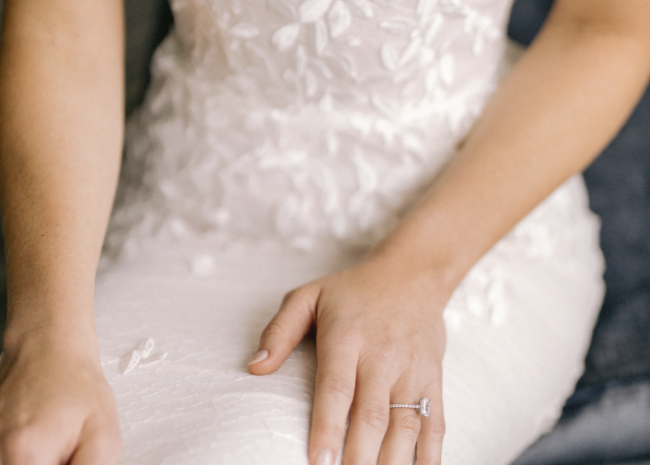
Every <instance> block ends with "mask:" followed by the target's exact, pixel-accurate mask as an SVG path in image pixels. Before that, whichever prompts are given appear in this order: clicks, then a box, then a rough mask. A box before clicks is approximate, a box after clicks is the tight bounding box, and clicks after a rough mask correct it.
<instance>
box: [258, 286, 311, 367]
mask: <svg viewBox="0 0 650 465" xmlns="http://www.w3.org/2000/svg"><path fill="white" fill-rule="evenodd" d="M319 294H320V287H318V286H317V285H306V286H303V287H301V288H298V289H296V290H295V291H292V292H289V293H288V294H287V295H286V296H285V297H284V300H283V301H282V305H281V306H280V310H278V313H277V314H276V315H275V316H274V317H273V319H272V320H271V322H270V323H269V324H268V325H267V326H266V328H265V329H264V331H263V332H262V336H261V338H260V345H259V350H258V352H257V353H256V354H255V356H254V357H253V358H252V359H251V361H250V362H249V363H248V371H250V372H251V373H252V374H254V375H267V374H269V373H273V372H274V371H275V370H277V369H278V368H280V366H281V365H282V363H284V361H285V360H286V359H287V357H288V356H289V354H291V351H292V350H293V349H295V348H296V346H297V345H298V343H299V342H300V341H301V340H302V339H303V338H304V337H305V335H306V334H307V333H308V332H309V330H310V329H311V326H312V324H313V322H314V315H315V312H316V304H317V303H318V296H319Z"/></svg>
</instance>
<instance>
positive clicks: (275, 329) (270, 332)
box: [262, 321, 286, 340]
mask: <svg viewBox="0 0 650 465" xmlns="http://www.w3.org/2000/svg"><path fill="white" fill-rule="evenodd" d="M285 335H286V331H285V329H284V328H283V327H282V325H280V324H279V323H278V322H276V321H271V322H270V323H269V324H268V325H267V326H266V328H264V331H262V339H263V340H266V339H274V338H281V337H284V336H285Z"/></svg>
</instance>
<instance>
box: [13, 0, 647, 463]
mask: <svg viewBox="0 0 650 465" xmlns="http://www.w3.org/2000/svg"><path fill="white" fill-rule="evenodd" d="M5 3H6V9H7V11H6V19H5V26H4V28H5V29H4V43H3V47H2V51H1V54H0V201H1V205H2V213H3V228H4V232H5V238H6V248H7V259H8V276H9V280H8V285H9V296H10V302H9V322H8V327H7V332H6V336H5V343H4V350H5V353H4V356H3V359H2V362H1V365H0V380H2V384H1V385H0V463H1V464H2V465H13V464H21V465H24V464H27V465H29V464H39V465H41V464H52V465H55V464H60V463H67V462H70V463H72V464H73V465H86V464H107V465H108V464H115V463H117V460H118V456H119V448H120V440H119V428H118V423H117V414H116V409H115V401H114V398H113V396H112V393H111V392H110V389H109V388H108V386H107V384H106V381H105V380H104V378H103V375H102V372H101V366H100V364H99V357H98V348H97V339H96V336H95V329H94V324H93V318H92V307H93V286H94V274H95V270H96V266H97V260H98V257H99V253H100V250H101V242H102V238H103V235H104V231H105V228H106V222H107V219H108V215H109V211H110V205H111V202H112V198H113V195H114V190H115V182H116V177H117V170H118V165H119V158H120V153H121V152H120V147H121V141H122V125H123V120H122V106H121V102H122V94H123V89H122V80H123V76H122V74H123V73H122V58H123V57H122V27H123V26H122V17H121V1H120V0H93V1H92V2H81V1H79V0H50V1H48V2H42V1H39V0H8V1H6V2H5ZM557 3H558V4H557V6H556V8H555V10H554V13H553V16H552V17H551V19H550V20H549V22H548V24H547V26H546V27H545V30H544V32H543V33H542V35H541V36H540V38H539V39H538V40H537V42H536V43H535V44H534V46H533V47H532V48H531V50H530V51H529V52H528V53H527V54H526V57H525V58H524V59H523V61H522V62H521V63H520V64H519V65H518V66H517V68H516V70H515V71H514V72H513V73H512V74H511V75H510V77H509V78H508V79H507V81H506V82H505V83H504V85H503V86H502V88H501V90H500V91H499V92H498V94H497V95H496V96H495V97H494V99H493V100H492V102H491V104H490V105H489V107H488V108H487V109H486V112H485V114H484V116H483V117H482V118H481V119H480V121H479V122H478V124H477V125H476V127H475V129H474V130H473V132H472V134H471V136H470V138H469V139H468V140H467V143H466V144H465V146H464V148H463V150H462V151H461V153H460V154H459V156H458V157H456V158H455V160H454V161H453V163H452V164H451V165H450V166H449V167H448V169H447V170H446V171H445V173H444V174H443V175H442V176H441V177H440V178H439V179H438V180H437V181H436V183H435V185H433V186H432V188H431V189H430V190H429V192H428V193H427V194H426V195H425V196H424V197H423V198H422V200H421V202H420V203H419V204H418V205H417V206H416V208H414V209H413V210H412V211H411V213H410V214H409V215H408V216H407V217H406V218H405V219H404V220H403V222H402V223H401V224H400V225H399V227H398V228H397V229H396V230H395V231H394V232H393V233H392V234H391V235H390V236H388V237H387V238H386V239H385V240H384V241H383V242H382V243H381V244H380V245H379V246H378V247H376V248H375V249H373V250H371V251H370V253H369V254H368V255H367V257H366V258H365V259H364V260H363V261H362V262H360V263H359V264H358V265H357V266H355V267H353V268H351V269H349V270H346V271H344V272H342V273H339V274H336V275H331V276H326V277H324V278H322V279H320V280H317V281H315V282H312V283H309V284H307V285H305V286H303V287H301V288H299V289H297V290H295V291H293V292H291V293H290V294H288V296H287V298H286V299H285V301H284V303H283V305H282V307H281V309H280V311H279V313H278V315H277V316H276V317H275V318H274V320H273V321H272V322H271V324H270V325H269V327H268V328H267V330H266V331H265V332H264V334H263V336H262V339H261V343H260V349H261V350H262V351H268V356H267V358H265V359H264V360H260V361H258V362H257V363H253V364H251V365H250V368H249V369H250V371H251V373H254V374H258V375H263V374H268V373H271V372H273V371H275V370H277V369H278V368H279V366H280V365H281V364H282V363H283V362H284V360H285V359H286V357H287V356H288V355H289V353H290V352H291V350H293V348H294V347H295V346H296V344H297V343H298V342H299V341H300V339H301V338H302V337H303V336H304V334H306V332H307V331H308V330H309V329H310V328H311V327H312V325H316V327H317V351H318V363H319V365H318V373H317V380H316V383H317V384H316V398H315V403H314V415H313V424H312V431H311V438H310V448H309V459H310V461H311V463H312V464H313V465H327V459H328V456H329V457H330V458H331V457H334V456H336V454H337V452H338V449H339V447H340V444H341V441H342V439H343V428H344V426H345V421H346V418H347V415H348V412H349V411H350V409H351V426H350V435H349V438H348V440H347V443H346V447H345V452H344V464H345V465H352V464H361V463H363V464H371V463H377V461H379V463H381V464H388V463H390V464H394V463H408V462H407V460H409V459H410V454H411V452H412V450H413V447H414V446H415V444H416V442H417V444H418V464H420V465H424V464H435V463H439V461H440V451H441V444H442V437H443V434H444V415H443V410H442V401H441V376H442V373H441V368H440V366H441V365H440V361H441V358H442V355H443V353H444V345H445V341H444V326H443V324H442V320H441V313H442V309H443V308H444V305H445V303H446V302H447V300H448V298H449V296H450V295H451V292H452V291H453V289H454V288H455V287H456V285H457V284H458V282H459V281H460V280H461V279H462V277H463V276H464V275H465V273H466V272H467V271H468V270H469V268H470V267H471V266H472V265H473V264H474V263H475V262H476V261H477V260H478V259H479V258H480V257H481V256H482V255H483V254H484V253H485V252H486V251H487V250H488V249H489V248H490V247H491V246H492V245H493V244H494V243H495V242H496V241H498V240H499V238H501V237H502V236H503V235H504V234H505V233H506V232H507V231H508V230H509V229H510V228H512V226H513V225H514V224H515V223H516V222H517V221H518V220H519V219H521V218H522V217H523V216H524V215H525V214H526V213H527V212H528V211H530V210H531V209H532V208H533V207H534V206H535V205H536V204H537V203H539V202H540V201H541V200H542V199H543V198H544V197H546V196H547V195H548V194H549V193H550V192H551V191H552V190H553V189H554V188H555V187H557V186H558V185H559V184H561V183H562V182H563V181H564V180H565V179H567V178H568V177H569V176H570V175H572V174H574V173H576V172H579V171H580V170H581V169H582V168H584V167H585V166H586V165H587V164H588V163H589V162H590V161H591V160H592V159H593V158H594V157H595V156H596V154H597V153H598V152H599V151H600V149H601V148H602V147H603V146H604V145H605V144H606V143H607V141H608V140H609V139H610V138H611V137H612V136H613V135H614V133H615V132H616V131H617V129H618V128H619V127H620V126H621V124H622V123H623V121H624V120H625V118H626V116H627V115H628V113H629V112H630V111H631V109H632V108H633V106H634V104H635V102H636V101H637V99H638V97H639V96H640V94H641V92H642V90H643V88H644V87H645V85H646V82H647V80H648V77H649V76H650V35H649V32H648V30H647V28H646V24H648V21H649V20H650V3H648V2H647V1H646V0H621V1H619V2H611V1H608V0H560V1H558V2H557ZM396 322H397V323H396ZM263 354H264V352H263ZM421 396H426V397H430V398H431V399H432V401H433V402H434V404H435V405H434V406H433V408H432V417H431V418H430V419H428V420H427V421H426V422H422V423H420V421H419V418H418V417H416V416H414V415H412V412H409V411H406V410H393V411H391V412H389V410H388V402H389V400H390V401H392V400H399V399H413V398H419V397H421ZM36 445H38V447H37V446H36Z"/></svg>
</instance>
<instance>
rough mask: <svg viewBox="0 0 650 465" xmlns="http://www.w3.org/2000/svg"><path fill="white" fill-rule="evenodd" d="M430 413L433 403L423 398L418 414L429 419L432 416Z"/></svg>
mask: <svg viewBox="0 0 650 465" xmlns="http://www.w3.org/2000/svg"><path fill="white" fill-rule="evenodd" d="M430 412H431V401H430V400H429V399H427V398H426V397H423V398H422V399H420V404H419V408H418V413H419V414H420V415H422V416H423V417H428V416H430Z"/></svg>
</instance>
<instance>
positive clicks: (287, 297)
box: [282, 288, 300, 307]
mask: <svg viewBox="0 0 650 465" xmlns="http://www.w3.org/2000/svg"><path fill="white" fill-rule="evenodd" d="M299 293H300V288H296V289H292V290H290V291H289V292H287V293H286V294H285V295H284V297H282V306H283V307H284V306H285V305H287V304H288V303H289V302H291V301H292V300H294V299H295V298H296V297H297V296H298V294H299Z"/></svg>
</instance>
